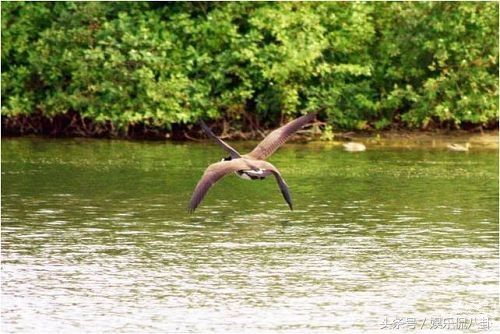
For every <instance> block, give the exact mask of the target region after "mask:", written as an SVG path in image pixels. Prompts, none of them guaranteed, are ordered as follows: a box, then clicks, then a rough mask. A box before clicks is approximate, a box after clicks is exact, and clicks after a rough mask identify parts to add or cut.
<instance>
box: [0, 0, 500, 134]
mask: <svg viewBox="0 0 500 334" xmlns="http://www.w3.org/2000/svg"><path fill="white" fill-rule="evenodd" d="M1 10H2V14H1V15H2V110H1V112H2V128H3V131H4V134H9V133H12V134H14V133H30V132H32V133H45V134H53V135H60V134H70V135H74V134H76V135H94V136H96V135H103V136H108V135H127V134H128V135H130V136H133V135H134V134H141V133H143V134H144V133H148V132H149V133H158V134H164V133H170V132H172V133H178V132H179V131H181V132H182V133H189V131H190V128H191V126H192V125H193V124H196V123H197V122H198V121H199V120H200V119H205V120H208V121H212V122H218V124H219V125H220V127H221V128H224V129H225V130H227V132H229V133H231V132H237V131H244V132H245V131H246V132H248V131H254V133H255V131H257V130H259V129H262V128H264V129H265V128H270V127H274V126H276V125H277V124H279V123H280V122H281V121H283V119H288V118H293V117H295V116H297V115H299V114H300V113H304V112H308V111H314V110H318V109H320V108H323V109H322V112H321V113H320V115H319V118H320V119H321V120H322V121H324V126H323V127H322V128H323V130H324V131H326V132H328V131H331V130H332V129H345V130H351V129H354V130H364V129H365V130H366V129H377V130H380V129H388V128H405V129H412V128H434V127H446V128H460V127H462V128H469V127H471V126H483V127H484V126H485V127H488V126H489V127H496V125H497V122H498V114H497V111H498V3H494V2H480V3H472V2H459V3H452V2H417V3H407V2H390V3H380V2H376V3H353V2H348V3H344V2H319V3H292V2H284V3H276V2H264V3H262V2H259V3H252V2H229V3H216V2H210V3H204V2H188V3H184V2H180V3H158V2H137V3H129V2H125V3H123V2H116V3H111V2H60V3H59V2H4V3H2V5H1ZM185 131H187V132H185Z"/></svg>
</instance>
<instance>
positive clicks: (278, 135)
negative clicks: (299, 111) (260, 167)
mask: <svg viewBox="0 0 500 334" xmlns="http://www.w3.org/2000/svg"><path fill="white" fill-rule="evenodd" d="M314 117H316V113H310V114H307V115H304V116H301V117H299V118H297V119H295V120H293V121H291V122H290V123H287V124H286V125H284V126H282V127H280V128H278V129H276V130H274V131H272V132H271V133H270V134H268V135H267V136H266V138H264V139H263V140H262V141H261V142H260V143H259V144H258V145H257V146H256V147H255V148H254V149H253V151H252V152H250V153H248V154H247V155H248V156H249V157H251V158H254V159H259V160H260V159H266V158H267V157H269V156H270V155H271V154H273V153H274V152H275V151H276V150H277V149H278V148H279V147H280V146H281V145H283V143H284V142H285V141H286V140H287V139H288V138H290V136H291V135H292V134H294V133H295V132H296V131H297V130H299V129H300V128H301V127H303V126H304V125H306V124H307V123H309V122H310V121H312V120H313V119H314Z"/></svg>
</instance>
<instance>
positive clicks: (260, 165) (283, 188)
mask: <svg viewBox="0 0 500 334" xmlns="http://www.w3.org/2000/svg"><path fill="white" fill-rule="evenodd" d="M252 167H258V168H261V169H266V170H268V171H270V172H271V173H273V175H274V177H275V178H276V182H278V186H279V187H280V190H281V194H282V195H283V198H284V199H285V201H286V202H287V203H288V206H289V207H290V210H292V211H293V204H292V197H291V196H290V191H289V190H288V185H287V184H286V182H285V180H283V177H281V174H280V172H279V171H278V169H277V168H276V167H274V166H273V165H272V164H271V163H269V162H267V161H263V160H258V161H252Z"/></svg>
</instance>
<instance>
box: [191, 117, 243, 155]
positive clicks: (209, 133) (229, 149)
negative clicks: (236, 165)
mask: <svg viewBox="0 0 500 334" xmlns="http://www.w3.org/2000/svg"><path fill="white" fill-rule="evenodd" d="M200 123H201V127H202V129H203V131H205V134H206V135H207V136H209V137H210V138H212V139H213V140H215V141H216V142H217V144H219V145H220V146H221V147H222V148H223V149H224V150H226V151H227V152H228V153H229V155H230V156H231V158H233V159H236V158H241V155H240V154H239V153H238V151H236V150H235V149H234V148H232V147H231V146H229V145H228V144H227V143H226V142H224V141H223V140H222V139H220V138H219V137H217V136H216V135H214V133H213V132H212V130H210V128H209V127H208V126H207V125H206V124H205V122H203V121H201V122H200Z"/></svg>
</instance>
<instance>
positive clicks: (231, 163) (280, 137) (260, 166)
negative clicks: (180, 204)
mask: <svg viewBox="0 0 500 334" xmlns="http://www.w3.org/2000/svg"><path fill="white" fill-rule="evenodd" d="M314 117H315V114H314V113H311V114H307V115H304V116H301V117H299V118H297V119H295V120H293V121H291V122H290V123H288V124H286V125H284V126H282V127H281V128H279V129H276V130H274V131H272V132H271V133H270V134H269V135H268V136H267V137H266V138H264V139H263V140H262V141H261V142H260V143H259V144H258V145H257V146H256V147H255V148H254V149H253V151H251V152H250V153H248V154H244V155H240V154H239V153H238V151H236V150H235V149H234V148H232V147H231V146H229V145H228V144H227V143H225V142H224V141H223V140H222V139H220V138H218V137H217V136H215V135H214V134H213V133H212V131H210V129H209V128H208V127H207V126H206V125H205V123H202V127H203V130H204V131H205V132H206V134H207V135H208V136H209V137H211V138H212V139H214V140H215V141H216V142H217V143H218V144H219V145H220V146H221V147H222V148H223V149H225V150H226V151H227V152H228V153H229V154H230V155H229V157H227V158H225V159H223V160H222V161H220V162H216V163H214V164H212V165H210V166H208V168H207V169H206V170H205V173H204V174H203V176H202V177H201V179H200V181H199V182H198V184H197V185H196V188H195V189H194V192H193V195H192V197H191V201H190V202H189V206H188V210H189V211H190V212H192V211H194V210H195V209H196V207H197V206H198V205H199V204H200V202H201V201H202V199H203V197H204V196H205V195H206V193H207V192H208V190H209V189H210V187H211V186H212V185H213V184H214V183H215V182H217V181H218V180H220V179H221V178H222V177H224V176H226V175H228V174H230V173H231V172H234V173H236V175H238V176H239V177H241V178H243V179H247V180H262V179H264V178H266V177H268V176H269V175H274V177H275V178H276V181H277V182H278V186H279V188H280V190H281V193H282V194H283V197H284V198H285V201H286V202H287V203H288V205H289V207H290V209H292V208H293V206H292V199H291V196H290V192H289V190H288V186H287V184H286V183H285V180H283V178H282V177H281V174H280V172H279V171H278V169H277V168H276V167H274V166H273V165H272V164H271V163H269V162H267V161H265V159H266V158H267V157H269V156H270V155H271V154H273V153H274V152H275V151H276V150H277V149H278V148H279V147H280V146H281V145H282V144H283V143H284V142H285V141H286V140H287V139H288V138H289V137H290V136H291V135H292V134H293V133H295V132H296V131H297V130H299V129H300V128H301V127H303V126H304V125H305V124H307V123H309V122H310V121H312V120H313V119H314Z"/></svg>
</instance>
